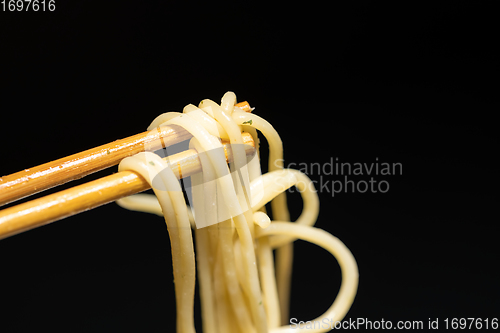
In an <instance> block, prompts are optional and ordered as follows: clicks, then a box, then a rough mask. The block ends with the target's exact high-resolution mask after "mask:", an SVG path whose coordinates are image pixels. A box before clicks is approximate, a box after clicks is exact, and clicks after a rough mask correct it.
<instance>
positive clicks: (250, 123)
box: [243, 119, 253, 125]
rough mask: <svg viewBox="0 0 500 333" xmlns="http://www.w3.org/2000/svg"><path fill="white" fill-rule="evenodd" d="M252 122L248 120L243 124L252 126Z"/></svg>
mask: <svg viewBox="0 0 500 333" xmlns="http://www.w3.org/2000/svg"><path fill="white" fill-rule="evenodd" d="M252 122H253V121H252V119H250V120H247V121H244V122H243V124H248V125H252Z"/></svg>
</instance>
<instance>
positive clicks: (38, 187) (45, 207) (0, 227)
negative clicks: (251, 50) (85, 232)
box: [0, 102, 255, 239]
mask: <svg viewBox="0 0 500 333" xmlns="http://www.w3.org/2000/svg"><path fill="white" fill-rule="evenodd" d="M237 106H239V107H240V108H242V109H243V110H245V111H247V112H251V108H250V105H249V104H248V103H247V102H241V103H238V104H237ZM189 138H191V134H190V133H189V132H187V131H186V130H185V129H183V128H182V127H180V126H175V125H172V126H161V127H158V128H157V129H156V131H147V132H144V133H140V134H137V135H133V136H131V137H128V138H125V139H121V140H117V141H114V142H111V143H108V144H105V145H102V146H99V147H96V148H92V149H89V150H86V151H83V152H80V153H77V154H74V155H71V156H68V157H64V158H61V159H58V160H55V161H52V162H49V163H45V164H42V165H39V166H37V167H34V168H31V169H26V170H24V171H20V172H17V173H14V174H11V175H8V176H3V177H1V178H0V206H2V205H4V204H7V203H10V202H13V201H16V200H19V199H21V198H24V197H27V196H29V195H32V194H35V193H38V192H40V191H43V190H46V189H49V188H52V187H55V186H57V185H61V184H64V183H66V182H69V181H71V180H74V179H79V178H81V177H84V176H86V175H89V174H91V173H93V172H96V171H99V170H102V169H105V168H108V167H111V166H115V165H117V164H119V163H120V161H121V160H122V159H124V158H125V157H128V156H132V155H135V154H137V153H139V152H142V151H144V150H145V147H147V150H150V151H154V150H157V149H161V148H166V147H169V146H172V145H173V144H176V143H179V142H182V141H185V140H187V139H189ZM242 138H243V142H244V143H245V145H246V146H247V147H248V149H246V153H247V155H251V154H253V153H254V147H255V143H254V142H253V139H252V136H251V135H250V134H248V133H242ZM222 143H223V144H227V143H225V142H224V141H223V142H222ZM225 152H226V158H227V159H228V161H230V160H231V158H232V156H231V150H230V149H225ZM165 159H166V160H167V161H168V163H169V165H170V166H171V168H172V170H173V171H174V173H175V174H176V176H177V177H178V178H182V177H187V176H190V175H192V174H195V173H197V172H200V171H201V164H200V161H199V159H198V157H197V153H196V151H195V150H194V149H189V150H186V151H183V152H180V153H178V154H175V155H172V156H167V157H166V158H165ZM181 169H182V174H181V173H180V170H181ZM149 188H150V186H149V183H148V182H147V181H146V180H145V179H144V178H143V177H142V176H140V175H139V174H137V173H135V172H133V171H122V172H118V173H115V174H112V175H109V176H106V177H103V178H100V179H97V180H94V181H91V182H88V183H85V184H82V185H79V186H75V187H72V188H70V189H67V190H63V191H60V192H57V193H54V194H50V195H47V196H45V197H42V198H39V199H35V200H32V201H28V202H25V203H22V204H19V205H16V206H12V207H9V208H6V209H4V210H1V211H0V239H2V238H6V237H9V236H13V235H15V234H18V233H21V232H23V231H27V230H30V229H33V228H36V227H39V226H42V225H45V224H48V223H50V222H54V221H57V220H60V219H63V218H65V217H68V216H71V215H75V214H78V213H80V212H83V211H86V210H89V209H93V208H96V207H98V206H101V205H104V204H106V203H109V202H112V201H115V200H118V199H120V198H123V197H126V196H129V195H132V194H135V193H139V192H142V191H145V190H147V189H149Z"/></svg>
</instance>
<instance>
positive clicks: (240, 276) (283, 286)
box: [118, 92, 358, 333]
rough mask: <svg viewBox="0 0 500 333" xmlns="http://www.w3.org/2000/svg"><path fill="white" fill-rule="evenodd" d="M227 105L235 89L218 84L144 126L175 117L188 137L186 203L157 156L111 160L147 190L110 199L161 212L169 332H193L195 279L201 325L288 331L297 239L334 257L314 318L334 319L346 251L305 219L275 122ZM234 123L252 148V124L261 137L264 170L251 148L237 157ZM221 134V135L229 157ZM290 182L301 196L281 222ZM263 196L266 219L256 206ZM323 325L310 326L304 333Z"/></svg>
mask: <svg viewBox="0 0 500 333" xmlns="http://www.w3.org/2000/svg"><path fill="white" fill-rule="evenodd" d="M235 104H236V95H235V94H234V93H232V92H227V93H226V94H224V96H223V97H222V100H221V103H220V104H217V103H215V102H214V101H212V100H208V99H206V100H203V101H201V102H200V103H199V105H198V106H195V105H192V104H189V105H187V106H186V107H185V108H184V110H183V112H182V113H179V112H168V113H164V114H162V115H160V116H158V117H157V118H156V119H155V120H154V121H153V122H152V123H151V125H150V126H149V128H148V130H156V128H157V127H159V126H164V125H178V126H181V127H183V128H185V129H186V130H187V131H188V132H190V133H191V134H192V135H193V138H192V139H191V141H190V144H189V145H190V148H194V149H196V150H197V152H198V156H199V160H200V162H201V165H202V170H203V171H202V172H201V173H199V174H195V175H192V176H191V183H192V186H191V194H190V196H189V202H190V205H189V206H188V205H187V203H186V200H185V198H184V194H183V191H182V188H181V185H180V182H179V179H178V178H177V177H176V176H175V174H174V172H173V171H172V170H171V169H170V167H169V164H168V162H166V161H165V160H163V159H162V158H160V156H158V155H157V154H155V153H152V152H144V153H139V154H137V155H135V156H132V157H128V158H125V159H124V160H122V161H121V163H120V165H119V170H120V171H122V170H134V171H136V172H138V173H139V174H140V175H142V176H143V177H144V178H145V179H146V180H147V181H148V182H149V183H150V185H151V187H152V188H153V191H154V193H155V195H146V194H137V195H133V196H130V197H126V198H123V199H120V200H119V201H118V204H119V205H120V206H122V207H124V208H127V209H131V210H138V211H144V212H150V213H155V214H158V215H161V216H164V218H165V221H166V224H167V230H168V234H169V237H170V242H171V249H172V264H173V275H174V283H175V295H176V309H177V310H176V315H177V332H178V333H193V332H195V327H194V310H193V309H194V299H195V295H194V294H195V283H196V277H198V282H199V286H200V299H201V311H202V313H201V316H202V327H203V332H205V333H219V332H222V333H224V332H227V333H234V332H242V333H254V332H255V333H264V332H273V333H274V332H295V331H296V330H297V328H294V329H292V328H291V327H290V326H289V325H287V323H289V319H288V307H289V298H290V296H289V293H290V279H291V272H292V268H291V267H292V259H293V252H292V250H293V248H292V243H293V242H294V241H295V240H297V239H302V240H305V241H308V242H311V243H313V244H317V245H319V246H321V247H323V248H324V249H326V250H327V251H329V252H330V253H332V254H333V256H334V257H335V258H336V259H337V261H338V263H339V265H340V268H341V270H342V284H341V287H340V290H339V292H338V295H337V297H336V299H335V301H334V302H333V303H332V305H331V306H330V308H329V309H327V310H326V312H325V313H324V314H323V315H321V316H320V317H318V318H316V319H314V320H316V321H322V320H328V321H329V322H335V321H339V320H341V319H342V318H344V316H345V314H346V313H347V312H348V310H349V308H350V306H351V304H352V302H353V300H354V297H355V295H356V291H357V285H358V270H357V265H356V262H355V260H354V257H353V256H352V254H351V252H350V251H349V250H348V249H347V247H346V246H345V245H344V244H343V243H342V242H341V241H340V240H338V239H337V238H335V237H334V236H332V235H330V234H329V233H327V232H326V231H324V230H321V229H318V228H315V227H313V225H314V223H315V222H316V219H317V217H318V213H319V199H318V196H317V194H316V191H315V189H314V186H313V183H312V182H311V180H310V179H309V178H308V177H307V176H306V175H305V174H303V173H301V172H299V171H296V170H292V169H284V168H283V146H282V142H281V139H280V137H279V135H278V133H277V132H276V130H275V129H274V128H273V127H272V126H271V124H269V123H268V122H267V121H266V120H264V119H262V118H261V117H259V116H257V115H255V114H251V113H247V112H245V111H243V110H242V109H240V108H239V107H237V106H235ZM242 131H246V132H249V133H250V134H251V135H252V137H253V139H254V142H255V145H256V150H257V152H258V136H257V131H259V132H261V133H262V134H263V135H264V136H265V138H266V139H267V142H268V143H269V152H270V153H269V167H268V170H269V172H268V173H266V174H264V175H262V174H261V169H260V160H259V154H258V153H257V154H254V155H253V156H249V157H247V156H246V153H245V149H244V145H243V141H242V138H241V133H242ZM221 139H224V140H228V141H229V142H230V148H229V149H230V150H231V155H232V161H231V162H230V163H229V165H228V163H227V162H226V157H225V154H224V147H223V146H222V143H221ZM291 186H295V187H297V189H298V190H299V192H300V193H301V195H302V198H303V201H304V205H303V211H302V213H301V215H300V216H299V218H298V219H297V220H296V221H295V222H290V221H289V220H290V217H289V213H288V208H287V203H286V196H285V193H284V192H285V191H286V190H287V189H288V188H290V187H291ZM269 202H270V203H271V209H272V213H273V219H274V220H273V221H271V220H270V218H269V216H268V215H267V214H266V209H265V205H266V204H267V203H269ZM193 230H194V234H195V237H196V256H195V249H194V245H193V235H192V233H193ZM273 250H275V251H276V263H275V262H274V261H275V260H274V256H273ZM281 325H283V326H281ZM327 330H328V328H326V329H325V328H321V327H318V328H316V327H315V328H313V329H309V330H307V331H308V332H325V331H327Z"/></svg>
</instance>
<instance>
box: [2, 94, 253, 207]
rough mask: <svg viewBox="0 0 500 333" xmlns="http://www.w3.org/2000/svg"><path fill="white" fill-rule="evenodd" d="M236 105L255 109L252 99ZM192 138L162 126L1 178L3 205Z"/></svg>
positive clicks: (178, 128) (181, 131) (177, 127)
mask: <svg viewBox="0 0 500 333" xmlns="http://www.w3.org/2000/svg"><path fill="white" fill-rule="evenodd" d="M236 106H238V107H240V108H242V109H243V110H244V111H246V112H251V110H252V109H251V108H250V105H249V104H248V102H246V101H245V102H241V103H238V104H236ZM189 138H191V134H190V133H189V132H187V131H186V130H185V129H183V128H182V127H180V126H175V125H172V126H162V127H158V128H157V130H156V131H146V132H144V133H140V134H136V135H133V136H130V137H128V138H125V139H121V140H117V141H114V142H111V143H108V144H105V145H102V146H99V147H95V148H92V149H89V150H86V151H83V152H80V153H76V154H73V155H70V156H67V157H64V158H60V159H58V160H55V161H52V162H48V163H45V164H42V165H39V166H36V167H33V168H29V169H25V170H23V171H19V172H16V173H13V174H11V175H8V176H3V177H0V206H2V205H5V204H7V203H10V202H13V201H16V200H19V199H22V198H24V197H27V196H29V195H32V194H35V193H38V192H40V191H43V190H46V189H49V188H52V187H55V186H58V185H61V184H64V183H66V182H69V181H71V180H74V179H79V178H82V177H84V176H86V175H89V174H91V173H94V172H97V171H99V170H102V169H105V168H108V167H112V166H115V165H117V164H118V163H120V161H121V160H122V159H124V158H125V157H128V156H132V155H135V154H137V153H139V152H142V151H144V150H145V147H147V150H150V151H151V150H157V149H161V148H165V147H169V146H171V145H174V144H176V143H179V142H182V141H184V140H187V139H189Z"/></svg>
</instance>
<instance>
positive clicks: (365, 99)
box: [0, 0, 500, 332]
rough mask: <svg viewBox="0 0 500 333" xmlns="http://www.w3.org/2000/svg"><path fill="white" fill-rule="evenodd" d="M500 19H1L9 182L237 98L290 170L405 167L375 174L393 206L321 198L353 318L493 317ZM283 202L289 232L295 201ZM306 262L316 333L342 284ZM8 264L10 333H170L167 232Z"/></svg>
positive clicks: (14, 15)
mask: <svg viewBox="0 0 500 333" xmlns="http://www.w3.org/2000/svg"><path fill="white" fill-rule="evenodd" d="M492 13H493V10H492V9H491V8H487V7H486V6H485V5H484V4H482V3H479V2H460V1H453V2H432V3H423V2H418V3H407V2H384V3H375V2H371V1H364V2H355V3H349V4H342V5H340V4H338V3H335V4H334V5H327V4H326V3H315V2H306V3H300V2H296V3H293V2H289V3H280V4H278V3H276V4H271V3H268V4H265V5H261V4H258V3H255V2H245V3H244V4H239V3H236V2H233V3H229V4H213V3H209V4H204V5H200V4H197V3H193V2H184V3H182V4H181V3H179V2H169V1H167V2H160V1H149V2H147V3H146V2H141V3H139V2H138V1H135V2H131V1H109V2H106V3H105V4H104V3H103V2H102V1H84V2H83V1H82V2H71V3H68V1H60V0H56V10H55V11H54V12H36V13H35V12H32V11H28V12H8V11H7V12H0V52H1V58H0V85H1V86H0V89H1V90H0V114H1V120H0V124H1V132H0V139H1V141H0V142H1V147H2V148H1V155H0V156H1V163H0V175H7V174H10V173H13V172H16V171H19V170H22V169H25V168H29V167H32V166H35V165H38V164H41V163H44V162H47V161H50V160H53V159H56V158H59V157H63V156H66V155H69V154H72V153H75V152H79V151H82V150H85V149H88V148H91V147H94V146H98V145H101V144H104V143H107V142H111V141H113V140H116V139H119V138H124V137H127V136H130V135H133V134H136V133H139V132H142V131H144V130H145V129H146V128H147V126H148V125H149V123H150V122H151V121H152V119H154V118H155V117H156V116H157V115H158V114H160V113H163V112H167V111H180V110H182V107H183V106H184V105H186V104H188V103H194V104H196V103H198V102H199V101H200V100H201V99H204V98H210V99H213V100H215V101H217V102H219V101H220V97H222V95H223V94H224V93H225V92H226V91H228V90H231V91H234V92H235V93H236V94H237V96H238V99H239V100H240V101H241V100H248V101H249V102H250V104H251V105H252V106H255V107H256V109H255V111H254V112H255V113H256V114H258V115H260V116H262V117H263V118H265V119H267V120H268V121H269V122H270V123H272V124H273V126H274V127H275V128H276V129H277V130H278V132H279V133H280V135H281V137H282V139H283V142H284V147H285V165H289V164H291V163H297V164H298V163H308V164H310V163H315V162H317V163H328V162H330V160H331V158H333V159H335V158H338V159H339V161H342V162H348V163H356V162H363V163H373V162H375V161H376V159H377V158H378V161H379V162H381V163H382V162H387V163H401V164H402V165H403V172H402V174H398V175H393V176H375V180H377V181H381V180H386V181H387V182H388V183H389V184H390V189H389V191H388V192H387V193H359V192H358V193H337V194H335V195H333V194H332V193H331V188H330V191H327V189H326V188H323V189H322V190H321V191H320V193H319V195H320V200H321V212H320V216H319V219H318V222H317V226H318V227H320V228H323V229H326V230H328V231H329V232H331V233H332V234H334V235H335V236H337V237H339V238H340V239H341V240H342V241H343V242H344V243H345V244H346V245H347V246H348V247H349V248H350V249H351V251H352V252H353V254H354V256H355V258H356V260H357V262H358V265H359V272H360V283H359V289H358V294H357V296H356V299H355V302H354V304H353V306H352V308H351V310H350V312H349V313H348V315H347V318H352V319H356V318H367V319H368V320H372V321H380V320H382V319H384V320H391V321H393V322H395V321H397V320H422V321H423V322H424V324H425V325H427V323H428V320H429V318H431V319H435V318H439V320H440V328H444V319H446V318H454V317H457V318H460V317H481V318H490V319H491V318H494V316H498V313H500V311H499V310H500V304H499V296H500V287H499V285H498V281H499V277H500V276H499V273H498V269H497V266H498V262H499V251H498V245H497V242H496V241H497V238H498V232H497V231H496V229H495V226H496V225H497V224H498V213H497V210H496V209H495V208H497V206H498V195H497V191H498V176H497V174H496V171H497V158H496V157H497V155H498V137H497V136H498V134H497V129H496V126H495V124H496V122H494V120H493V119H494V118H493V117H492V115H493V114H494V113H497V112H498V104H488V103H487V102H489V101H491V100H493V97H494V96H495V97H496V95H494V93H495V92H496V93H497V89H496V88H497V87H496V81H497V79H496V78H497V76H496V74H495V71H496V70H497V67H498V65H497V62H496V61H495V54H494V53H493V49H494V44H495V43H497V37H495V36H494V34H493V28H494V24H493V22H494V18H493V17H492ZM495 110H497V111H495ZM482 111H486V112H482ZM488 114H489V115H490V116H488ZM116 170H117V168H114V169H112V170H105V171H102V172H99V173H97V174H94V175H92V176H89V177H86V178H85V179H84V180H81V181H78V182H77V183H81V182H82V181H87V180H89V179H95V178H97V177H100V176H103V175H106V174H109V173H112V172H116ZM309 176H310V177H311V178H312V179H313V180H315V181H317V182H318V184H319V183H320V182H323V183H324V182H328V181H329V182H331V181H332V180H334V179H342V177H341V176H340V175H333V176H331V175H330V176H328V175H324V174H317V173H312V174H309ZM352 179H354V180H365V181H367V180H369V179H370V176H365V177H357V178H356V177H353V178H352ZM74 184H75V183H71V186H72V185H74ZM68 186H69V185H68ZM68 186H64V187H63V188H66V187H68ZM50 192H53V191H46V192H44V193H43V194H46V193H50ZM289 201H290V203H291V206H292V216H294V217H296V216H297V215H298V214H299V213H300V208H301V207H300V205H301V201H300V199H299V196H298V195H297V194H290V195H289ZM295 250H296V251H295V252H296V261H295V266H294V267H295V268H294V280H293V294H292V308H291V316H293V317H296V318H297V319H298V320H304V321H305V320H308V319H312V318H315V317H316V316H318V315H320V314H321V313H322V312H323V311H324V310H325V309H326V308H327V307H328V306H329V304H330V303H331V301H332V300H333V298H334V297H335V295H336V293H337V291H338V288H339V285H340V270H339V268H338V266H337V264H336V262H335V261H334V259H332V258H331V256H330V255H329V254H328V253H326V252H324V250H322V249H319V248H317V247H315V246H313V245H310V244H307V243H304V242H297V243H296V246H295ZM0 258H1V259H0V260H1V265H0V286H1V287H0V288H1V292H0V306H1V312H0V323H1V324H0V331H1V332H35V331H41V330H50V331H53V332H89V331H92V332H123V331H130V332H164V331H172V329H173V327H174V326H175V307H174V305H175V300H174V294H173V284H172V271H171V262H170V260H171V259H170V247H169V241H168V237H167V233H166V228H165V225H164V221H163V220H162V219H161V218H160V217H157V216H151V215H147V214H141V213H134V212H128V211H125V210H123V209H121V208H120V207H118V206H117V205H116V204H109V205H106V206H103V207H100V208H98V209H95V210H93V211H89V212H85V213H83V214H80V215H78V216H74V217H71V218H68V219H65V220H63V221H59V222H56V223H53V224H50V225H48V226H44V227H42V228H38V229H36V230H32V231H29V232H26V233H24V234H20V235H17V236H14V237H11V238H8V239H5V240H2V241H0ZM196 310H197V311H196V313H197V316H198V317H197V325H199V309H198V308H197V309H196ZM198 327H199V326H198ZM420 331H423V330H420Z"/></svg>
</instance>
